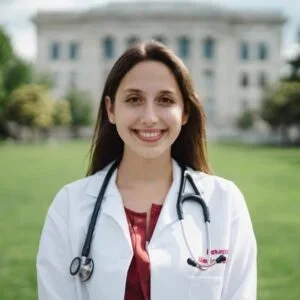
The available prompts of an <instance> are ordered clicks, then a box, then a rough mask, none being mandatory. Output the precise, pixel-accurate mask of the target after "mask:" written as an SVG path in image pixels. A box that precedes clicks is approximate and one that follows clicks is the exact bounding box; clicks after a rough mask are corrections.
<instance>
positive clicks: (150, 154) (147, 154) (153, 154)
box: [136, 149, 166, 160]
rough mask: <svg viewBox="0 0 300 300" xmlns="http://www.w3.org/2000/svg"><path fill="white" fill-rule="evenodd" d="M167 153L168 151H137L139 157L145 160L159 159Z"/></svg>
mask: <svg viewBox="0 0 300 300" xmlns="http://www.w3.org/2000/svg"><path fill="white" fill-rule="evenodd" d="M165 153H166V151H163V150H161V149H157V150H154V149H144V150H143V149H141V150H137V151H136V154H137V155H139V156H140V157H142V158H144V159H151V160H152V159H157V158H160V157H161V156H163V155H164V154H165Z"/></svg>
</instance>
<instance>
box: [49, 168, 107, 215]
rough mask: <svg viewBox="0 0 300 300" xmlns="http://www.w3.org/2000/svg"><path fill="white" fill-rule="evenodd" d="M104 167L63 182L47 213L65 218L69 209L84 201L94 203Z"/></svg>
mask: <svg viewBox="0 0 300 300" xmlns="http://www.w3.org/2000/svg"><path fill="white" fill-rule="evenodd" d="M106 169H107V168H104V169H102V170H101V171H98V172H96V173H95V174H93V175H90V176H87V177H84V178H80V179H78V180H75V181H72V182H70V183H67V184H65V185H64V186H63V187H62V188H61V189H60V190H59V191H58V192H57V193H56V195H55V197H54V199H53V201H52V203H51V205H50V207H49V211H48V213H49V214H50V215H56V216H60V217H61V218H62V219H66V218H67V215H68V214H69V213H70V211H73V210H74V209H75V210H78V209H80V207H82V206H83V205H84V203H87V202H92V203H94V201H95V199H96V198H97V195H98V193H99V190H100V187H101V183H102V181H103V179H104V177H105V174H106V172H107V170H106ZM76 207H77V208H78V209H76Z"/></svg>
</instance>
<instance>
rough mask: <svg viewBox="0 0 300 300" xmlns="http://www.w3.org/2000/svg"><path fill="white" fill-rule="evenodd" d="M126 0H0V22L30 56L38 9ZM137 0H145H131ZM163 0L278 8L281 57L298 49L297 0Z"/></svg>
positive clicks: (32, 55) (299, 7) (33, 50)
mask: <svg viewBox="0 0 300 300" xmlns="http://www.w3.org/2000/svg"><path fill="white" fill-rule="evenodd" d="M125 1H128V0H118V1H116V0H0V25H4V26H5V28H6V29H7V31H8V33H9V34H10V36H11V38H12V42H13V45H14V48H15V49H16V52H17V53H18V54H19V55H21V56H22V57H23V58H25V59H28V60H34V58H35V55H36V33H35V26H34V24H33V23H32V22H31V18H32V17H33V16H34V15H35V14H36V13H37V11H42V10H51V11H52V10H66V9H67V10H68V9H70V10H78V9H88V8H92V7H95V6H99V5H103V4H106V3H108V2H125ZM135 1H139V2H143V1H147V0H135ZM152 1H155V2H157V1H159V0H152ZM162 1H164V2H176V1H192V2H200V3H201V2H203V3H210V4H215V5H220V6H221V7H228V8H233V9H243V10H244V9H246V10H247V9H254V10H261V9H263V10H280V11H281V12H282V13H283V14H284V15H285V16H286V17H287V19H288V22H287V23H286V24H285V25H284V29H283V45H282V55H283V57H287V56H291V55H293V53H295V52H296V51H298V50H299V47H300V46H299V45H297V44H296V43H295V40H296V35H297V29H298V28H300V1H299V0H244V1H242V0H162Z"/></svg>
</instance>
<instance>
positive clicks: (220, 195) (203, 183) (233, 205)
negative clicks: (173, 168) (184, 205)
mask: <svg viewBox="0 0 300 300" xmlns="http://www.w3.org/2000/svg"><path fill="white" fill-rule="evenodd" d="M190 173H191V175H192V177H193V179H194V181H195V183H196V185H197V187H198V188H199V190H200V191H202V193H203V196H204V198H205V199H206V200H207V202H209V204H211V205H214V204H216V206H218V207H222V206H227V207H230V210H231V211H232V213H233V214H234V215H237V214H239V212H240V211H243V210H247V207H246V201H245V198H244V195H243V193H242V192H241V190H240V189H239V188H238V186H237V185H236V184H235V182H233V181H232V180H228V179H226V178H223V177H220V176H216V175H209V174H206V173H203V172H200V171H195V170H190Z"/></svg>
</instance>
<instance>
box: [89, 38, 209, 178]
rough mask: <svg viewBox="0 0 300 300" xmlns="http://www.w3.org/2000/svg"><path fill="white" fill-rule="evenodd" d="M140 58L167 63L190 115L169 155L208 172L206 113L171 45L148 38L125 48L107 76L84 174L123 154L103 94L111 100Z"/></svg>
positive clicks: (121, 143) (186, 110)
mask: <svg viewBox="0 0 300 300" xmlns="http://www.w3.org/2000/svg"><path fill="white" fill-rule="evenodd" d="M143 61H158V62H161V63H163V64H164V65H166V66H167V67H168V68H169V69H170V70H171V72H172V73H173V75H174V76H175V79H176V82H177V84H178V86H179V88H180V91H181V94H182V96H183V102H184V110H185V112H186V113H187V114H188V116H189V119H188V122H187V123H186V124H185V125H184V126H182V129H181V132H180V134H179V136H178V138H177V139H176V141H175V142H174V144H173V145H172V147H171V155H172V157H173V158H174V159H175V160H176V161H178V162H179V163H180V164H184V165H186V166H190V167H192V168H193V169H195V170H199V171H202V172H205V173H208V174H210V173H211V172H210V168H209V165H208V161H207V147H206V130H205V113H204V109H203V106H202V103H201V101H200V100H199V98H198V96H197V94H196V92H195V89H194V86H193V83H192V80H191V77H190V75H189V72H188V70H187V69H186V67H185V66H184V64H183V63H182V61H181V60H180V59H179V58H178V57H177V56H176V55H175V54H174V53H173V52H172V51H171V50H170V49H168V48H167V47H166V46H164V45H163V44H161V43H159V42H154V41H151V42H147V43H141V44H137V45H135V46H133V47H132V48H130V49H128V50H126V51H125V52H124V53H123V55H122V56H121V57H120V58H119V59H118V60H117V61H116V63H115V64H114V66H113V67H112V69H111V71H110V73H109V75H108V77H107V80H106V82H105V86H104V90H103V94H102V97H101V102H100V107H99V111H98V116H97V121H96V125H95V130H94V135H93V139H92V145H91V149H90V161H89V168H88V172H87V175H92V174H94V173H96V172H97V171H99V170H101V169H102V168H104V167H105V166H106V165H107V164H109V163H110V162H112V161H114V160H116V159H120V158H121V157H122V154H123V148H124V144H123V141H122V140H121V138H120V136H119V135H118V133H117V130H116V127H115V125H114V124H111V123H110V122H109V120H108V116H107V111H106V107H105V97H106V96H108V97H110V99H111V101H112V103H114V101H115V96H116V92H117V89H118V87H119V85H120V83H121V80H122V79H123V78H124V76H125V75H126V74H127V73H128V72H129V70H131V69H132V68H133V67H134V66H135V65H136V64H138V63H140V62H143Z"/></svg>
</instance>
